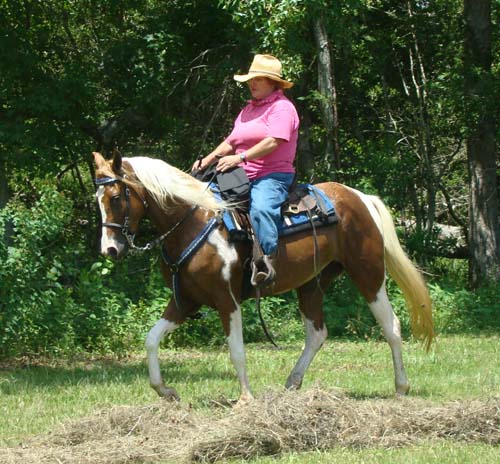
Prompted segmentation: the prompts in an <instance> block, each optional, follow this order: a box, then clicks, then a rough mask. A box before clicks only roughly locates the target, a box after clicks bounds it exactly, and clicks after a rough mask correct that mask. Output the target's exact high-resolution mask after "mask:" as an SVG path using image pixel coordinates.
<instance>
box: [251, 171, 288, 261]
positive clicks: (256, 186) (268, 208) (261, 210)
mask: <svg viewBox="0 0 500 464" xmlns="http://www.w3.org/2000/svg"><path fill="white" fill-rule="evenodd" d="M294 176H295V174H292V173H283V172H278V173H273V174H268V175H267V176H264V177H260V178H258V179H256V180H254V181H253V182H252V188H251V189H250V219H251V220H252V225H253V228H254V231H255V235H256V236H257V240H258V241H259V243H260V246H261V247H262V251H263V252H264V254H265V255H270V254H271V253H272V252H273V251H274V250H276V248H277V246H278V225H279V224H280V222H281V205H282V204H283V203H284V201H285V200H286V199H287V198H288V189H289V188H290V186H291V185H292V182H293V178H294Z"/></svg>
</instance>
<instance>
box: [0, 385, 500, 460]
mask: <svg viewBox="0 0 500 464" xmlns="http://www.w3.org/2000/svg"><path fill="white" fill-rule="evenodd" d="M432 439H449V440H459V441H466V442H482V443H488V444H492V445H499V444H500V397H496V398H492V399H490V400H488V401H469V402H453V403H447V404H442V405H435V404H433V403H429V402H424V401H422V400H416V399H404V400H382V399H380V400H379V399H377V400H355V399H352V398H348V397H345V396H344V395H341V394H338V393H334V392H326V391H323V390H320V389H312V390H309V391H305V392H282V391H280V392H276V391H269V392H267V393H265V394H264V395H263V396H262V397H261V398H259V399H257V400H255V401H254V402H252V403H251V404H249V405H247V406H244V407H240V408H234V409H230V408H222V407H220V405H219V407H216V406H215V405H214V407H213V409H212V410H211V411H210V412H209V414H207V412H206V411H205V412H203V413H202V412H196V411H193V410H192V409H190V408H189V407H188V406H187V405H183V404H172V403H167V402H158V404H154V405H149V406H143V407H116V408H112V409H110V410H107V411H102V412H100V413H98V414H97V415H95V416H92V417H89V418H87V419H84V420H79V421H74V422H70V423H68V424H66V425H64V426H62V427H61V428H60V429H59V430H56V431H54V432H52V433H50V434H48V435H43V436H38V437H34V438H32V439H30V440H28V441H26V442H24V443H22V444H21V445H20V446H18V447H12V448H3V449H0V462H2V463H9V464H10V463H21V462H22V463H48V462H51V463H52V462H60V463H93V464H98V463H140V462H155V461H172V462H216V461H221V460H224V459H228V458H231V457H241V458H247V459H248V458H252V457H256V456H263V455H276V454H280V453H284V452H287V451H311V450H326V449H329V448H332V447H334V446H339V445H340V446H351V447H373V446H379V447H380V446H382V447H395V446H402V445H408V444H412V443H416V442H418V441H421V440H432Z"/></svg>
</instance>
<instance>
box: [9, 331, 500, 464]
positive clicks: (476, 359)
mask: <svg viewBox="0 0 500 464" xmlns="http://www.w3.org/2000/svg"><path fill="white" fill-rule="evenodd" d="M300 349H301V347H300V346H298V345H287V346H285V347H283V348H282V349H281V350H275V349H272V347H270V346H268V345H249V346H247V355H248V371H249V376H250V382H251V385H252V387H253V391H254V393H255V394H256V395H257V396H258V395H259V394H261V393H262V392H264V391H265V390H266V389H267V388H268V387H269V386H276V385H282V384H283V383H284V381H285V379H286V377H287V375H288V373H289V371H290V370H291V368H292V367H293V364H294V362H295V360H296V359H297V357H298V355H299V352H300ZM404 354H405V362H406V369H407V373H408V376H409V378H410V382H411V384H412V390H411V394H412V395H413V396H415V397H418V398H422V399H426V400H430V401H435V402H447V401H455V400H456V401H461V400H468V399H487V398H490V397H492V396H494V395H499V394H500V363H499V360H500V338H499V337H498V335H489V336H486V335H485V336H472V335H467V336H465V335H462V336H446V337H440V338H439V340H438V342H437V344H436V346H435V348H434V349H433V350H432V351H431V352H430V353H429V354H426V353H425V352H423V351H422V349H421V348H420V346H419V345H418V344H415V343H411V342H407V343H405V347H404ZM161 357H162V369H163V374H164V377H165V380H166V382H167V383H168V384H170V385H172V386H175V387H176V388H177V390H178V392H179V394H180V395H181V398H182V400H183V401H184V402H185V403H189V404H190V405H192V407H193V409H196V410H199V411H201V412H206V413H207V414H209V413H210V405H211V402H212V401H213V400H216V401H217V400H219V399H224V398H237V397H238V384H237V380H236V378H235V374H234V370H233V367H232V365H231V363H230V360H229V356H228V353H227V349H226V348H220V349H211V350H185V349H183V350H178V351H176V350H164V351H162V354H161ZM312 385H316V386H320V387H322V388H324V389H331V388H339V389H342V390H343V391H344V392H345V393H347V394H348V395H349V396H350V397H354V398H360V399H364V398H391V397H392V396H393V393H394V386H393V370H392V362H391V356H390V351H389V348H388V346H387V344H386V343H384V342H378V341H352V340H340V341H339V340H329V341H328V342H327V343H326V344H325V346H324V348H323V350H322V351H320V353H319V354H318V356H317V358H316V359H315V361H314V362H313V364H312V366H311V368H310V371H309V372H308V375H307V376H306V379H305V381H304V385H303V388H305V389H307V388H308V387H310V386H312ZM156 401H158V399H157V397H156V396H155V394H154V393H153V391H152V390H151V389H150V388H149V385H148V380H147V368H146V365H145V362H144V356H142V355H137V356H131V357H129V358H126V359H113V358H99V359H93V358H90V357H84V358H78V359H63V360H60V359H58V360H45V361H43V362H42V361H38V362H36V363H29V362H26V361H25V362H22V361H18V362H12V363H10V364H7V365H4V366H3V367H2V370H1V371H0V414H1V415H2V418H3V420H2V421H0V446H9V445H10V446H12V445H14V444H16V443H18V442H20V441H22V440H23V439H24V438H26V437H28V436H30V435H34V434H39V433H43V432H47V431H49V430H51V429H52V428H54V427H56V426H58V425H59V424H60V423H62V422H64V421H68V420H71V419H77V418H81V417H84V416H88V415H91V414H95V412H96V411H98V410H102V409H106V408H109V407H111V406H113V405H133V406H139V405H143V404H150V403H154V402H156ZM499 433H500V431H499ZM403 460H406V461H410V462H417V463H419V462H422V463H424V462H438V461H439V462H440V463H455V462H457V463H458V462H460V463H462V462H483V463H484V462H486V463H489V462H491V463H493V462H498V461H499V460H500V449H499V448H498V447H494V446H488V445H478V444H477V445H476V444H456V443H451V442H444V441H440V442H435V443H428V444H425V445H421V446H420V445H419V446H412V447H404V448H398V449H389V450H387V449H368V450H367V449H364V450H353V449H343V448H339V449H335V450H332V451H331V452H328V453H319V452H317V453H301V454H290V455H285V456H281V457H279V458H275V459H273V458H258V459H256V460H254V461H252V462H253V464H264V463H265V464H270V463H276V464H282V463H298V462H300V463H301V464H302V463H306V464H307V463H313V462H314V463H323V462H324V463H327V462H328V463H332V462H333V463H335V462H339V463H340V462H342V463H350V462H353V463H354V462H356V463H360V462H361V463H362V462H370V463H371V462H374V463H378V462H384V463H391V462H401V461H403ZM233 462H241V461H233Z"/></svg>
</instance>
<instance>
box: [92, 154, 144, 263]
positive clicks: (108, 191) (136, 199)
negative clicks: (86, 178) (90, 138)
mask: <svg viewBox="0 0 500 464" xmlns="http://www.w3.org/2000/svg"><path fill="white" fill-rule="evenodd" d="M92 155H93V157H94V163H95V166H96V185H97V193H96V197H97V202H98V204H99V209H100V212H101V219H102V234H101V253H102V254H103V255H104V256H110V257H112V258H118V257H120V256H121V255H122V254H123V253H124V252H125V251H126V250H127V247H128V245H129V244H131V243H133V238H134V235H135V233H136V231H137V229H138V227H139V222H140V220H141V218H142V217H143V216H144V213H145V212H146V208H147V204H146V201H145V192H144V189H143V188H142V187H141V186H140V184H138V183H137V182H136V181H135V177H134V175H133V171H132V169H131V167H130V166H127V163H126V162H122V156H121V154H120V153H119V152H118V151H117V150H115V152H114V156H113V159H112V160H110V161H106V160H105V159H104V158H103V156H102V155H101V154H100V153H97V152H94V153H92Z"/></svg>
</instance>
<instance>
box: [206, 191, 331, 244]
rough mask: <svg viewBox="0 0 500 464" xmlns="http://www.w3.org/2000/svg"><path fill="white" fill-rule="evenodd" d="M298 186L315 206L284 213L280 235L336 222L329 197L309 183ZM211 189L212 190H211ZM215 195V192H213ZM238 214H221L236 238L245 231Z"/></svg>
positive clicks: (229, 212) (226, 211) (228, 211)
mask: <svg viewBox="0 0 500 464" xmlns="http://www.w3.org/2000/svg"><path fill="white" fill-rule="evenodd" d="M298 188H302V189H305V190H306V191H307V194H308V195H310V196H312V197H313V198H314V200H315V203H316V207H314V208H312V209H311V210H310V211H302V212H298V213H293V214H291V213H286V214H284V215H283V216H282V222H281V224H280V226H279V228H278V234H279V236H280V237H282V236H288V235H292V234H295V233H298V232H302V231H304V230H309V229H312V228H313V227H314V228H317V227H322V226H326V225H329V224H334V223H336V222H338V217H337V214H336V212H335V206H334V204H333V203H332V201H331V199H330V198H328V196H327V195H326V194H325V193H324V192H323V191H322V190H320V189H318V188H316V187H314V186H313V185H311V184H302V185H300V186H298ZM212 191H213V190H212ZM214 193H215V194H216V195H217V192H214ZM237 217H238V214H236V213H235V212H234V211H231V210H225V211H224V214H223V216H222V220H223V222H224V225H225V226H226V228H227V229H228V231H229V234H230V237H231V238H233V239H235V240H238V238H241V237H242V236H246V231H245V230H243V228H242V226H241V225H240V224H239V222H238V219H237Z"/></svg>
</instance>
